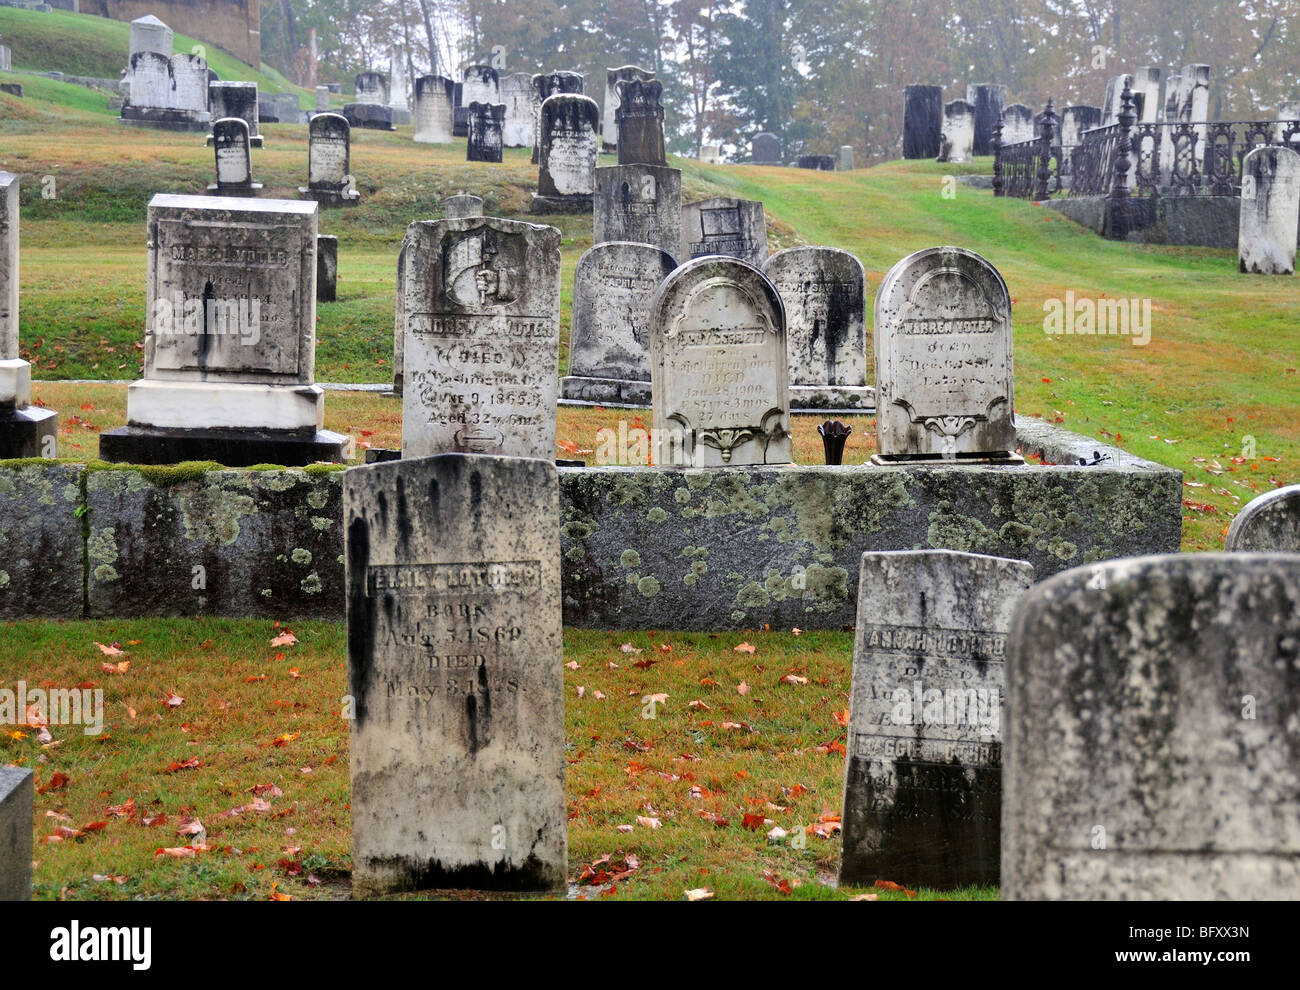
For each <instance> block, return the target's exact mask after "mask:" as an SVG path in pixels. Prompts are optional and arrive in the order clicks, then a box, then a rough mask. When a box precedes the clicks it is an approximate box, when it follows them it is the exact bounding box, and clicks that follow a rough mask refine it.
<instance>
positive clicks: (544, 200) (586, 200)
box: [530, 93, 600, 213]
mask: <svg viewBox="0 0 1300 990" xmlns="http://www.w3.org/2000/svg"><path fill="white" fill-rule="evenodd" d="M599 124H600V107H598V106H597V105H596V101H595V100H593V99H592V98H591V97H589V96H582V95H581V94H579V93H557V94H556V95H555V96H548V97H547V98H546V102H545V103H543V104H542V150H541V153H540V155H539V165H538V169H537V194H536V195H535V196H534V197H533V201H532V205H531V207H530V209H531V210H532V212H533V213H586V212H589V211H590V210H591V209H592V201H591V200H592V194H593V193H594V192H595V188H596V156H597V155H598V154H599V152H600V138H599V136H598V134H597V128H598V126H599Z"/></svg>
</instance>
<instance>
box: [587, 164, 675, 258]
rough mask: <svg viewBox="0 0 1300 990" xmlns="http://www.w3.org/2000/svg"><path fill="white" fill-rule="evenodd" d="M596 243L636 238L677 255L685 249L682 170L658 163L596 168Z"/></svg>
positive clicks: (594, 199) (642, 242)
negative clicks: (683, 243)
mask: <svg viewBox="0 0 1300 990" xmlns="http://www.w3.org/2000/svg"><path fill="white" fill-rule="evenodd" d="M593 208H594V211H595V219H594V224H593V231H594V237H593V241H594V243H596V244H602V243H604V242H605V241H636V242H638V243H641V244H653V245H655V246H656V247H659V248H662V249H663V250H664V251H667V252H668V253H669V254H671V255H673V256H674V257H676V255H677V252H678V251H680V250H681V249H682V173H681V170H680V169H676V168H668V167H666V166H659V165H611V166H608V167H606V168H598V169H596V194H595V196H594V197H593Z"/></svg>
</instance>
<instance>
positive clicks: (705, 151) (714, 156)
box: [699, 144, 722, 165]
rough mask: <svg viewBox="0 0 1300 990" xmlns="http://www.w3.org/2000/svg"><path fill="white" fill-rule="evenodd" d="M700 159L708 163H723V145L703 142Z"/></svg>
mask: <svg viewBox="0 0 1300 990" xmlns="http://www.w3.org/2000/svg"><path fill="white" fill-rule="evenodd" d="M699 160H700V161H702V162H704V163H705V164H706V165H719V164H721V163H722V145H720V144H702V145H700V158H699Z"/></svg>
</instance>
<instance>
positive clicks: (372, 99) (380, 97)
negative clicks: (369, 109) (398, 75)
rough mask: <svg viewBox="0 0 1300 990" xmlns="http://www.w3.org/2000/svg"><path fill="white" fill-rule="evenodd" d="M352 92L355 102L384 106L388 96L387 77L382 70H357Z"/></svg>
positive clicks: (386, 104)
mask: <svg viewBox="0 0 1300 990" xmlns="http://www.w3.org/2000/svg"><path fill="white" fill-rule="evenodd" d="M353 93H354V96H353V100H354V101H355V102H357V103H369V104H374V105H377V106H383V107H386V106H388V101H389V96H390V90H389V87H388V77H387V76H385V75H384V74H383V73H382V72H358V73H357V75H356V79H355V80H354V84H353Z"/></svg>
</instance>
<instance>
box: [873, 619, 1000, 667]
mask: <svg viewBox="0 0 1300 990" xmlns="http://www.w3.org/2000/svg"><path fill="white" fill-rule="evenodd" d="M859 628H861V629H862V630H863V633H862V635H863V637H864V638H863V645H864V646H866V647H868V648H870V649H879V650H907V651H909V652H912V653H926V654H930V655H933V656H955V657H970V656H975V655H978V654H983V655H984V656H985V657H987V658H988V659H991V660H992V659H997V660H1001V659H1002V658H1003V657H1004V656H1005V655H1006V651H1007V637H1006V636H1005V635H1004V634H1001V633H984V632H971V631H969V630H959V629H923V628H920V627H917V626H880V625H863V626H861V627H859Z"/></svg>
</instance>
